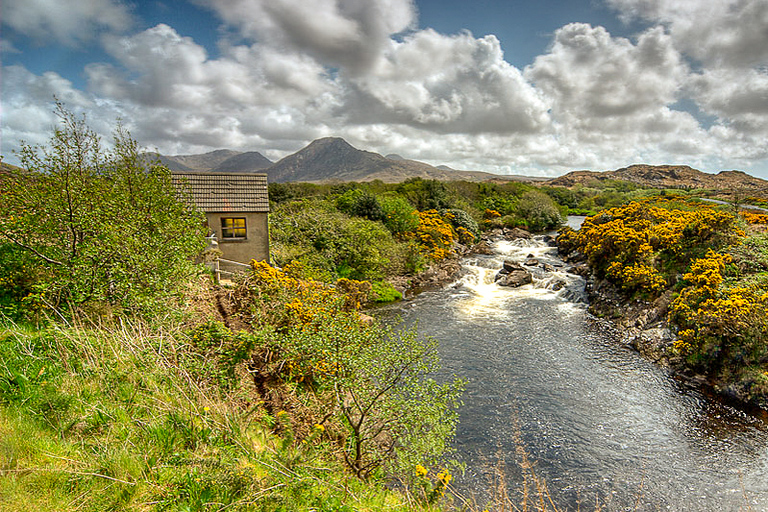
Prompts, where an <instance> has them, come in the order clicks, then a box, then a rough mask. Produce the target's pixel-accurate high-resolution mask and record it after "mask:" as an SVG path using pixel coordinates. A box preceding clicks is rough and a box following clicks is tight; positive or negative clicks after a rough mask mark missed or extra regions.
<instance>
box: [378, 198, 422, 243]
mask: <svg viewBox="0 0 768 512" xmlns="http://www.w3.org/2000/svg"><path fill="white" fill-rule="evenodd" d="M381 209H382V211H383V214H384V216H383V218H382V222H384V225H385V226H386V227H387V229H388V230H389V231H390V232H391V233H392V234H393V235H395V236H399V237H401V238H406V237H407V236H409V235H411V234H413V233H414V232H415V231H416V229H417V228H418V227H419V214H418V212H417V211H416V209H415V208H414V207H413V206H412V205H411V203H409V202H408V201H407V200H406V199H405V198H403V197H401V196H385V197H383V198H382V199H381Z"/></svg>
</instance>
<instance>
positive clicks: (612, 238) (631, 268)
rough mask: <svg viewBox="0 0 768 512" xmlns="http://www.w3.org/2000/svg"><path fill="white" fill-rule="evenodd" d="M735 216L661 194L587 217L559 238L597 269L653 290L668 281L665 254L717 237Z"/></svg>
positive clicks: (629, 285)
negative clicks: (662, 263) (575, 227)
mask: <svg viewBox="0 0 768 512" xmlns="http://www.w3.org/2000/svg"><path fill="white" fill-rule="evenodd" d="M734 220H735V218H734V216H733V215H731V214H729V213H727V212H724V211H722V210H718V209H716V208H714V207H712V206H710V205H703V204H699V203H693V202H685V201H683V200H681V199H680V198H679V197H677V196H671V197H668V198H661V197H657V198H653V199H646V200H643V201H633V202H631V203H629V204H627V205H625V206H620V207H616V208H610V209H607V210H604V211H602V212H600V213H599V214H597V215H594V216H592V217H587V219H585V221H584V223H583V224H582V227H581V229H580V230H579V231H568V230H566V231H564V232H563V233H561V235H560V237H559V239H558V241H559V243H560V244H561V245H565V246H567V247H572V248H574V249H578V250H579V251H581V252H582V253H584V254H585V255H586V256H587V257H588V258H589V260H590V262H591V263H592V265H593V267H594V268H595V269H596V270H597V272H598V274H599V275H601V276H603V277H606V278H608V279H610V280H611V281H613V282H615V283H616V284H618V285H620V286H621V287H622V288H624V289H626V290H629V291H640V292H646V293H649V294H651V295H655V294H658V293H659V292H661V291H663V290H664V288H665V287H666V285H667V280H666V279H665V277H664V276H663V275H662V273H661V261H662V259H670V258H671V259H673V260H675V259H684V258H685V257H686V254H687V252H688V250H689V249H690V248H691V247H696V246H706V245H708V244H711V243H714V242H716V241H718V239H719V237H722V236H724V235H723V233H726V232H727V231H728V229H729V228H731V227H732V226H733V223H734ZM662 255H663V256H664V258H662ZM681 263H683V264H684V263H685V262H684V261H683V262H681Z"/></svg>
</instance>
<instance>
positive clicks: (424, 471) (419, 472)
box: [416, 464, 429, 476]
mask: <svg viewBox="0 0 768 512" xmlns="http://www.w3.org/2000/svg"><path fill="white" fill-rule="evenodd" d="M427 473H429V471H427V468H425V467H424V466H422V465H421V464H417V465H416V475H418V476H427Z"/></svg>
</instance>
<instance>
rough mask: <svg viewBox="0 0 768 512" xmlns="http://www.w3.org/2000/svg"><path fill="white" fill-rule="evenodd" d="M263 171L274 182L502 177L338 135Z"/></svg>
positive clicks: (482, 178)
mask: <svg viewBox="0 0 768 512" xmlns="http://www.w3.org/2000/svg"><path fill="white" fill-rule="evenodd" d="M393 156H394V158H392V157H393ZM266 172H267V175H268V176H269V181H270V182H273V183H280V182H287V181H308V182H315V183H320V182H341V181H373V180H381V181H383V182H385V183H397V182H400V181H404V180H407V179H409V178H424V179H434V180H466V181H485V180H487V179H491V178H500V177H501V176H497V175H495V174H490V173H485V172H476V171H453V170H443V169H438V168H437V167H433V166H431V165H429V164H425V163H423V162H417V161H415V160H406V159H404V158H402V157H400V158H398V157H397V155H389V157H384V156H382V155H380V154H378V153H372V152H370V151H363V150H360V149H357V148H354V147H353V146H352V145H350V144H349V143H348V142H347V141H345V140H344V139H340V138H337V137H326V138H324V139H318V140H316V141H314V142H312V143H311V144H309V145H308V146H307V147H305V148H304V149H302V150H299V151H297V152H296V153H294V154H292V155H289V156H287V157H285V158H283V159H282V160H280V161H278V162H277V163H276V164H274V165H273V166H272V167H270V168H269V169H267V171H266Z"/></svg>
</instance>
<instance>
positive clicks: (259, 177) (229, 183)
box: [172, 173, 269, 213]
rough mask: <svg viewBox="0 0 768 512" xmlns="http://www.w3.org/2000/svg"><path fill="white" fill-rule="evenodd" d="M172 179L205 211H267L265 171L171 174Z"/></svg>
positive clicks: (267, 195)
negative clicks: (260, 172)
mask: <svg viewBox="0 0 768 512" xmlns="http://www.w3.org/2000/svg"><path fill="white" fill-rule="evenodd" d="M172 181H173V184H174V185H175V186H176V187H179V188H182V187H185V188H186V189H187V191H188V192H189V193H190V194H191V195H192V199H193V200H194V201H195V204H196V205H197V207H198V208H200V209H201V210H202V211H204V212H206V213H221V212H250V213H267V212H269V193H268V190H267V175H266V174H255V173H249V174H233V173H194V174H191V173H174V174H173V176H172Z"/></svg>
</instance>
